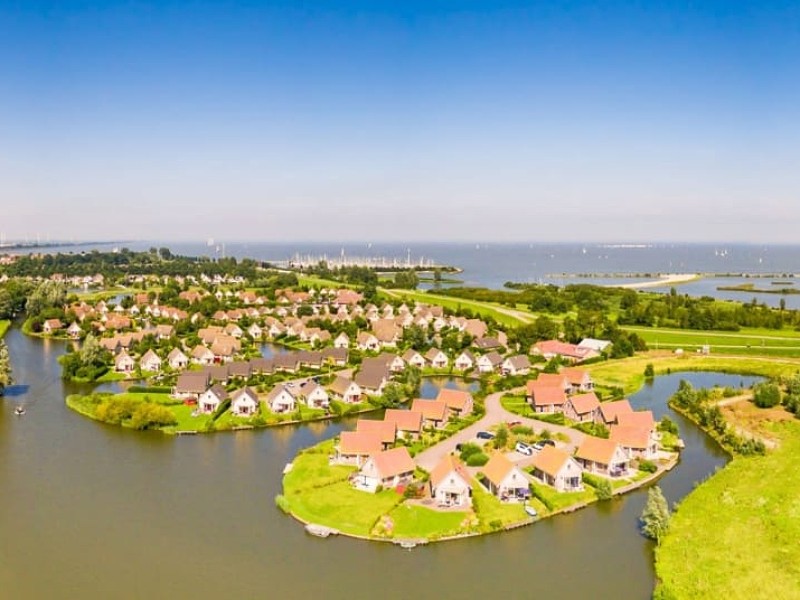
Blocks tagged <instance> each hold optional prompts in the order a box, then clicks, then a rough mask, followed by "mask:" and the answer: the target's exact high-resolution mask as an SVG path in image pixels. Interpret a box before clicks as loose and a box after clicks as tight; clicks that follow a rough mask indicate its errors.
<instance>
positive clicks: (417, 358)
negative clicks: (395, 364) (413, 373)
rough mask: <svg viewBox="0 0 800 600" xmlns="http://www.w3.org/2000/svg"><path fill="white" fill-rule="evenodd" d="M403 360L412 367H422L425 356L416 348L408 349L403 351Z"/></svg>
mask: <svg viewBox="0 0 800 600" xmlns="http://www.w3.org/2000/svg"><path fill="white" fill-rule="evenodd" d="M403 360H404V361H406V364H408V365H411V366H412V367H417V368H418V369H422V368H423V367H424V366H425V357H424V356H422V354H420V353H419V352H417V351H416V350H412V349H408V350H406V351H405V353H403Z"/></svg>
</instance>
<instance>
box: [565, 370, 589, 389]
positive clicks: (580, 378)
mask: <svg viewBox="0 0 800 600" xmlns="http://www.w3.org/2000/svg"><path fill="white" fill-rule="evenodd" d="M561 375H563V376H564V377H566V378H567V381H569V385H570V390H569V392H568V393H570V394H579V393H581V392H591V391H592V390H593V389H594V382H593V381H592V376H591V375H589V372H588V371H585V370H583V369H575V368H568V369H561Z"/></svg>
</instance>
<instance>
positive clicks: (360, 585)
mask: <svg viewBox="0 0 800 600" xmlns="http://www.w3.org/2000/svg"><path fill="white" fill-rule="evenodd" d="M7 342H8V344H9V346H10V349H11V353H12V358H13V364H14V368H15V374H16V378H17V380H18V381H19V382H20V385H19V386H17V387H15V388H14V389H12V390H10V391H11V395H10V397H8V398H6V399H5V400H4V401H2V403H0V490H2V492H3V494H2V496H3V500H2V502H0V596H2V597H4V598H6V597H7V598H104V599H105V598H143V597H148V598H185V597H192V598H212V597H226V598H230V597H238V598H242V597H244V598H250V597H286V598H308V597H311V596H313V595H319V597H325V598H348V599H351V598H354V597H362V596H365V595H367V594H368V593H369V594H373V593H374V591H373V590H381V596H382V597H387V598H408V597H414V598H432V597H441V596H442V593H443V592H442V590H446V592H445V593H446V594H447V595H448V596H451V597H456V596H458V595H461V596H464V597H478V596H481V595H484V596H485V597H497V596H498V595H499V594H500V593H502V594H503V595H504V596H506V597H511V598H523V597H524V598H530V597H533V596H536V595H538V594H545V595H546V597H549V598H568V599H569V598H579V599H584V598H614V599H628V598H630V599H644V598H648V597H649V595H650V593H651V590H652V586H653V569H652V548H651V545H650V543H649V542H647V541H646V540H644V539H643V538H642V537H641V536H640V535H639V534H638V531H637V517H638V515H639V514H640V513H641V510H642V507H643V505H644V500H645V492H637V493H634V494H631V495H629V496H627V497H625V498H623V499H621V500H618V501H614V502H611V503H607V504H605V505H602V506H596V507H590V508H588V509H586V510H583V511H579V512H578V513H575V514H573V515H568V516H563V517H559V518H555V519H550V520H546V521H544V522H542V523H539V524H537V525H535V526H533V527H528V528H523V529H520V530H517V531H515V532H511V533H507V534H503V535H494V536H489V537H484V538H478V539H474V540H467V541H462V542H454V543H447V544H433V545H431V546H429V547H426V548H421V549H418V550H415V551H413V552H408V551H403V550H400V549H398V548H395V547H393V546H390V545H386V544H377V543H366V542H359V541H355V540H349V539H345V538H342V539H329V540H319V539H317V538H312V537H309V536H308V535H306V534H305V533H304V532H303V529H302V527H301V526H299V525H298V524H297V523H295V522H294V521H293V520H291V519H290V518H288V517H286V516H284V515H283V514H282V513H280V512H279V511H278V510H277V509H276V508H275V507H274V504H273V498H274V497H275V495H276V494H278V493H280V491H281V490H280V481H281V470H282V468H283V466H284V465H285V464H286V462H288V461H289V460H291V458H292V456H293V455H294V454H295V453H296V452H297V450H298V449H300V448H302V447H305V446H308V445H311V444H314V443H316V442H317V441H319V440H321V439H324V438H329V437H331V436H333V435H335V434H336V433H337V432H338V431H340V430H341V429H342V428H344V427H346V428H350V427H352V426H353V424H352V422H347V421H344V422H340V423H333V424H315V425H310V426H301V427H287V428H278V429H270V430H264V431H260V432H238V433H229V434H216V435H212V436H194V437H184V438H172V437H168V436H164V435H161V434H159V433H152V434H148V433H137V432H133V431H127V430H122V429H118V428H114V427H110V426H106V425H102V424H99V423H94V422H92V421H89V420H87V419H84V418H83V417H80V416H79V415H77V414H75V413H72V412H71V411H69V410H68V409H67V408H66V407H65V406H64V401H63V400H64V395H65V394H66V393H69V392H70V391H71V389H72V388H69V387H68V386H65V385H64V384H63V383H62V382H61V380H60V379H59V371H58V365H57V364H56V362H55V360H56V358H57V356H58V355H59V354H60V353H61V352H62V345H61V344H60V343H58V342H47V341H41V340H33V339H28V338H25V337H24V336H22V335H21V334H20V333H19V331H18V330H16V329H15V330H12V331H10V332H9V333H8V335H7ZM685 377H686V378H687V379H689V380H691V381H693V382H694V383H696V384H698V385H710V384H712V383H722V384H737V385H738V383H739V381H741V380H742V378H740V377H730V376H722V375H707V374H697V373H693V374H687V375H685ZM679 379H680V376H678V375H673V376H670V377H662V378H659V379H657V380H656V381H655V383H654V385H653V386H652V387H648V388H645V389H644V390H642V391H641V392H640V393H639V394H637V395H636V396H634V397H633V398H632V401H633V402H634V403H635V404H636V405H637V406H643V407H645V406H646V407H648V408H651V409H653V410H654V411H655V412H656V413H657V414H661V413H662V412H664V411H665V410H667V409H666V408H665V406H664V401H665V399H666V397H667V396H668V395H669V394H670V393H672V391H674V389H675V388H676V387H677V384H678V381H679ZM745 381H747V380H745ZM18 402H24V403H25V404H26V406H27V409H28V412H27V414H26V415H25V416H24V417H21V418H20V417H15V416H14V414H13V406H14V405H15V403H18ZM674 418H675V420H677V421H678V422H679V423H680V424H681V428H682V435H683V437H684V439H685V440H686V443H687V449H686V451H685V453H684V460H683V461H682V463H681V464H680V465H679V466H678V467H677V468H676V469H675V470H674V471H673V472H672V473H670V474H669V475H668V476H667V477H666V478H664V479H663V480H662V486H663V488H664V491H665V493H666V495H667V497H668V498H669V499H670V501H675V500H677V499H679V498H680V497H682V496H683V495H684V494H685V493H687V492H688V491H689V490H690V489H691V488H692V486H693V483H694V482H695V481H698V480H700V479H703V478H704V477H706V476H707V475H708V474H710V473H712V472H713V471H714V469H715V468H716V467H718V466H721V465H722V464H724V462H725V456H724V455H723V453H722V452H721V451H720V450H719V448H717V447H716V446H715V445H714V444H713V443H712V442H711V441H710V440H709V439H708V438H707V437H706V436H704V435H702V434H701V433H699V432H698V431H697V430H696V429H695V428H694V427H693V426H692V425H690V424H688V423H685V422H684V421H683V420H682V419H680V418H679V417H677V416H674ZM573 565H581V570H580V573H581V576H580V577H576V576H575V573H576V571H575V570H574V569H573V568H572V566H573ZM612 574H613V576H612Z"/></svg>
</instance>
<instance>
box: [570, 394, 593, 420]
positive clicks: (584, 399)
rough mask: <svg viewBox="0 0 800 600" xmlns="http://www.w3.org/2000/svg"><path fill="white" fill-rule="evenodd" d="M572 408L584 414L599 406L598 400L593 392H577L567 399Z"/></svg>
mask: <svg viewBox="0 0 800 600" xmlns="http://www.w3.org/2000/svg"><path fill="white" fill-rule="evenodd" d="M569 402H570V403H571V404H572V408H574V409H575V412H576V413H578V414H579V415H585V414H588V413H590V412H592V411H593V410H595V409H597V408H599V407H600V400H599V399H598V398H597V396H596V395H595V393H594V392H589V393H588V394H578V395H577V396H573V397H572V398H570V399H569Z"/></svg>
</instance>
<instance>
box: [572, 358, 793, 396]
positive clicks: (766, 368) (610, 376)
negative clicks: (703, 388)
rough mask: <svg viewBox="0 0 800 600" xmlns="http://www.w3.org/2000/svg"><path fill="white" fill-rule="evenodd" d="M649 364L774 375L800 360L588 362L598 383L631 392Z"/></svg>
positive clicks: (662, 370)
mask: <svg viewBox="0 0 800 600" xmlns="http://www.w3.org/2000/svg"><path fill="white" fill-rule="evenodd" d="M648 363H652V364H653V367H654V368H655V372H656V374H658V375H663V374H665V373H667V372H679V371H717V372H721V373H735V374H738V375H760V376H763V377H777V376H781V375H792V374H794V373H795V372H797V371H800V359H791V358H781V359H777V358H776V359H770V358H758V357H735V356H697V355H686V356H674V355H672V354H663V353H647V354H637V355H636V356H633V357H631V358H625V359H621V360H612V361H606V362H601V363H595V364H592V365H587V366H586V367H585V369H586V370H587V371H589V372H590V373H591V375H592V378H593V379H594V380H595V382H596V383H598V384H599V385H605V386H619V387H621V388H623V390H624V391H625V393H626V394H632V393H633V392H635V391H636V390H638V389H639V388H640V387H642V384H644V369H645V366H647V364H648Z"/></svg>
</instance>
